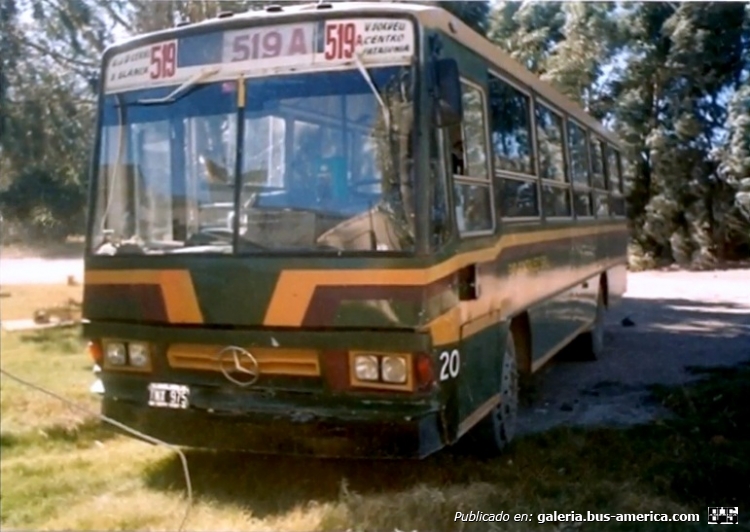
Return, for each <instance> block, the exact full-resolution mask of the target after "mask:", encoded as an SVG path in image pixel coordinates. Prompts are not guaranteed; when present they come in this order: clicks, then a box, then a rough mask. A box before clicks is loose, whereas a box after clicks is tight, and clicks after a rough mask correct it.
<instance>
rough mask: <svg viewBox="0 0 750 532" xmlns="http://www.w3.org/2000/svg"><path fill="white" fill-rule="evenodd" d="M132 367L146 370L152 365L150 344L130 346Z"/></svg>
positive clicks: (135, 343)
mask: <svg viewBox="0 0 750 532" xmlns="http://www.w3.org/2000/svg"><path fill="white" fill-rule="evenodd" d="M128 354H129V355H130V357H129V359H130V365H131V366H133V367H136V368H145V367H146V366H148V365H149V364H150V363H151V355H150V353H149V350H148V344H146V343H144V342H131V343H130V344H128Z"/></svg>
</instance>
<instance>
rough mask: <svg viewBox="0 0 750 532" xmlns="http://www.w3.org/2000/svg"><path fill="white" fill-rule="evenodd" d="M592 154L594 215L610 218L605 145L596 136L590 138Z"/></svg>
mask: <svg viewBox="0 0 750 532" xmlns="http://www.w3.org/2000/svg"><path fill="white" fill-rule="evenodd" d="M589 150H590V152H591V182H592V184H593V186H594V189H596V190H594V213H595V214H596V216H597V217H600V218H601V217H607V216H609V194H608V193H607V182H606V179H605V175H604V143H603V142H602V141H601V140H599V139H598V138H596V137H595V136H594V135H591V136H590V137H589Z"/></svg>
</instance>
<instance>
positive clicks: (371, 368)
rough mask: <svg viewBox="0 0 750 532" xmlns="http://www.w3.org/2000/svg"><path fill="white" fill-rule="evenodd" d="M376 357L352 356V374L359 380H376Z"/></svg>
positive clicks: (377, 372)
mask: <svg viewBox="0 0 750 532" xmlns="http://www.w3.org/2000/svg"><path fill="white" fill-rule="evenodd" d="M378 374H379V371H378V357H375V356H372V355H357V356H355V357H354V375H355V376H356V377H357V379H359V380H361V381H376V380H378Z"/></svg>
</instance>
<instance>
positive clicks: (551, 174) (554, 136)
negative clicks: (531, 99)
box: [536, 104, 566, 183]
mask: <svg viewBox="0 0 750 532" xmlns="http://www.w3.org/2000/svg"><path fill="white" fill-rule="evenodd" d="M536 136H537V144H538V145H539V174H540V177H541V178H542V179H550V180H553V181H559V182H561V183H564V182H565V181H566V178H565V157H564V156H563V153H564V146H563V121H562V118H561V117H560V116H558V115H557V114H555V113H553V112H552V111H550V110H549V109H547V108H546V107H545V106H543V105H540V104H536Z"/></svg>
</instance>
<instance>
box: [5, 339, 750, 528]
mask: <svg viewBox="0 0 750 532" xmlns="http://www.w3.org/2000/svg"><path fill="white" fill-rule="evenodd" d="M2 341H3V352H2V365H3V367H4V368H5V369H8V370H11V371H14V372H15V373H17V374H19V375H21V376H24V377H26V378H28V379H29V380H33V381H35V382H37V383H40V384H43V385H45V386H47V387H49V388H51V389H54V390H56V391H59V392H62V393H64V394H65V396H66V397H69V398H72V399H74V400H76V401H79V402H81V403H84V404H87V405H89V406H94V407H95V406H96V400H95V399H93V398H91V397H89V396H88V394H87V388H88V386H89V384H90V382H91V379H92V375H91V373H90V366H91V365H90V362H89V361H88V360H87V359H86V356H85V355H84V354H83V349H82V347H83V345H82V343H81V342H80V340H78V339H77V337H76V333H74V332H71V331H55V332H50V333H46V334H44V335H27V336H18V335H4V336H3V338H2ZM716 379H719V380H717V381H716V382H715V384H714V385H713V387H711V386H708V385H700V386H703V387H702V388H701V387H700V386H698V387H693V388H690V389H680V390H678V391H677V392H674V391H670V390H661V391H660V396H661V397H662V398H663V400H664V401H665V403H666V404H668V405H669V406H671V407H672V408H673V409H674V410H675V412H677V414H678V415H679V417H678V420H677V421H675V422H674V423H673V422H669V423H662V424H658V425H653V426H648V427H641V428H634V429H630V430H622V431H618V430H613V429H607V430H593V431H579V430H555V431H553V432H549V433H547V434H542V435H539V436H535V437H531V438H525V439H522V440H520V441H518V442H517V443H516V444H515V445H514V446H513V448H512V449H510V450H509V451H508V453H507V454H506V455H505V456H504V457H503V458H502V459H497V460H493V461H479V460H476V459H473V458H468V457H462V456H459V455H458V454H457V453H442V454H440V455H439V456H435V457H433V458H430V459H428V460H425V461H422V462H370V461H361V460H358V461H346V460H313V459H302V458H288V457H260V456H248V455H242V454H237V453H211V452H197V451H193V452H189V453H188V461H189V464H190V469H191V478H192V482H193V487H194V490H195V503H194V506H193V508H192V510H191V514H190V518H189V521H188V525H187V528H188V529H190V530H248V531H254V530H287V531H311V530H331V531H333V530H347V529H349V530H395V529H399V530H421V531H425V530H430V531H456V530H461V531H480V530H481V531H486V530H509V531H514V530H515V531H526V530H536V529H539V528H540V527H539V525H538V523H536V521H534V522H531V523H514V522H512V521H511V522H509V523H506V524H504V525H503V526H502V527H493V526H492V524H489V523H476V522H474V523H460V522H459V523H456V522H454V521H453V516H454V515H455V512H457V511H464V512H465V511H470V510H474V511H476V510H479V511H484V512H492V513H498V512H501V511H504V512H507V513H510V514H511V515H513V514H515V513H531V514H534V515H537V514H539V513H552V512H553V511H558V512H570V511H576V512H581V513H583V514H585V513H586V512H587V511H591V512H597V511H598V512H605V513H616V512H646V513H648V512H650V511H655V512H664V513H673V512H691V513H696V512H697V513H700V514H701V516H703V512H704V511H705V507H706V506H707V505H708V504H709V503H715V504H720V505H728V504H732V505H738V506H743V507H747V506H748V505H749V504H750V489H749V487H748V485H747V478H750V475H749V474H748V473H750V469H749V468H750V465H748V464H750V457H748V456H746V455H747V452H748V451H747V449H748V448H750V445H748V443H750V438H748V435H747V433H746V431H747V426H748V425H750V423H747V414H746V413H743V410H742V409H740V408H738V407H737V406H736V405H744V404H747V401H748V400H750V386H747V382H748V380H750V370H735V371H734V373H732V374H721V375H718V376H717V377H716ZM711 382H714V381H711ZM1 383H2V390H1V391H2V398H1V405H0V406H1V408H2V412H1V413H2V420H1V421H0V423H1V425H0V428H1V432H2V437H1V438H0V444H1V446H2V459H1V460H0V489H1V490H2V507H1V509H0V512H1V513H0V519H1V520H2V527H3V529H4V530H9V529H37V530H51V529H57V530H61V529H67V530H125V529H127V530H136V529H137V530H166V529H170V530H174V529H175V527H176V526H177V525H178V524H179V521H180V518H181V516H182V512H183V510H184V508H185V506H184V504H185V499H184V481H183V478H182V471H181V467H180V463H179V459H178V458H177V457H176V456H175V455H174V454H173V453H172V452H171V451H168V450H165V449H162V448H157V447H153V446H150V445H147V444H143V443H141V442H138V441H134V440H131V439H128V438H125V437H122V436H114V435H112V433H110V432H109V431H106V430H103V429H102V428H100V427H99V425H98V424H97V423H96V422H94V421H93V420H92V419H91V418H87V417H86V416H78V414H73V413H71V412H70V411H69V409H68V408H67V407H65V406H62V405H60V404H58V403H56V402H55V401H52V400H47V399H45V398H43V397H42V396H40V395H38V394H37V393H36V392H33V391H30V390H27V389H24V388H21V387H20V386H18V385H16V384H14V383H12V382H10V381H9V380H8V379H7V378H5V377H3V378H2V381H1ZM717 386H718V387H719V388H720V390H721V392H720V393H719V392H717V389H718V388H717ZM719 396H720V397H719ZM688 405H692V406H688ZM733 405H734V406H733ZM717 409H718V411H720V412H722V415H721V416H719V417H717V416H713V417H711V419H710V421H706V418H707V417H710V416H707V415H706V413H707V412H712V411H716V410H717ZM738 427H739V428H738ZM742 427H744V428H742ZM717 434H718V435H722V436H723V437H724V438H725V440H726V441H723V443H721V445H719V446H718V447H714V446H712V444H711V443H710V442H711V441H714V440H716V438H715V436H716V435H717ZM743 449H744V450H743ZM714 474H716V475H718V476H716V478H715V479H714V480H713V481H712V480H711V479H710V478H706V475H714ZM743 482H744V483H743ZM704 519H705V518H704ZM535 520H536V518H535ZM704 523H705V521H704ZM703 526H705V525H703ZM600 527H601V525H598V526H597V525H596V524H593V525H584V526H582V527H580V528H576V530H592V531H598V530H600ZM543 528H544V529H548V530H557V531H562V530H572V528H565V527H564V526H563V525H562V524H560V525H554V524H546V525H544V527H543ZM633 529H634V528H633V525H632V523H631V524H628V523H624V524H621V525H620V526H618V524H617V523H611V524H610V526H608V527H607V530H623V531H626V530H633ZM701 529H702V527H701V526H692V527H691V526H690V525H688V524H685V523H680V524H677V523H675V524H669V523H639V524H638V527H637V530H639V531H641V530H645V531H653V532H657V531H659V532H661V531H664V530H675V531H678V530H679V531H685V530H701Z"/></svg>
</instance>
